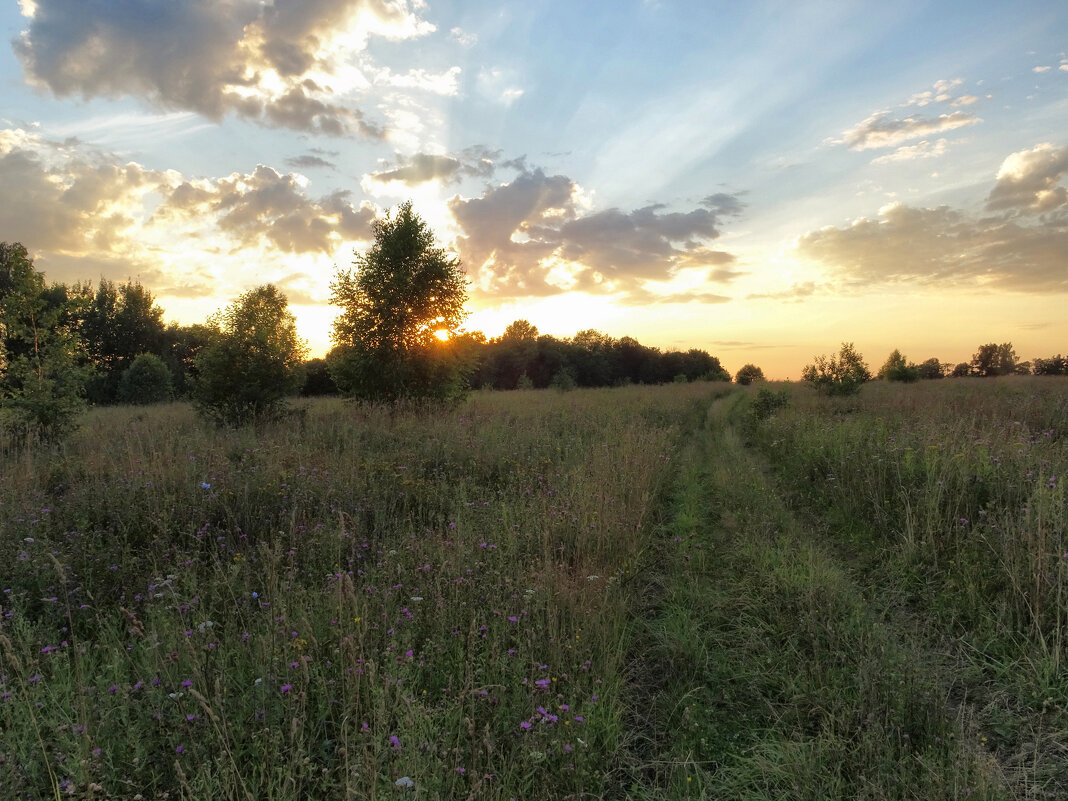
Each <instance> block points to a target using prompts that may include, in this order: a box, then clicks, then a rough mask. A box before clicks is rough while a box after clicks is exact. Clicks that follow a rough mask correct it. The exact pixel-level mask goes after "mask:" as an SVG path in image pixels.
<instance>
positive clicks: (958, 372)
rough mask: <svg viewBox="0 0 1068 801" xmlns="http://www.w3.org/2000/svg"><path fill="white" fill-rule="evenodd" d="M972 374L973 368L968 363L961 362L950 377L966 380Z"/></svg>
mask: <svg viewBox="0 0 1068 801" xmlns="http://www.w3.org/2000/svg"><path fill="white" fill-rule="evenodd" d="M971 374H972V366H971V365H970V364H968V362H961V363H960V364H958V365H957V366H956V367H954V368H953V372H952V373H950V376H952V377H953V378H966V377H967V376H970V375H971Z"/></svg>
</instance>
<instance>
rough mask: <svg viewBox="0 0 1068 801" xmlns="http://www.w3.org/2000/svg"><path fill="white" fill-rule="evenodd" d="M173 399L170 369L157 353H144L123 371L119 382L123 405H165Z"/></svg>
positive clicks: (120, 397) (120, 399)
mask: <svg viewBox="0 0 1068 801" xmlns="http://www.w3.org/2000/svg"><path fill="white" fill-rule="evenodd" d="M172 397H174V382H173V380H172V379H171V371H170V368H169V367H167V365H166V364H164V363H163V360H162V359H161V358H160V357H159V356H157V355H156V354H155V353H142V354H141V355H140V356H138V357H137V358H136V359H134V360H133V362H131V363H130V366H129V367H127V368H126V369H125V370H124V371H123V373H122V378H121V379H120V380H119V394H118V398H119V401H120V402H121V403H132V404H137V405H146V404H149V403H164V402H166V401H169V400H170V399H171V398H172Z"/></svg>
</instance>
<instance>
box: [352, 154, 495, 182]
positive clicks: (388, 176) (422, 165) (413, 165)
mask: <svg viewBox="0 0 1068 801" xmlns="http://www.w3.org/2000/svg"><path fill="white" fill-rule="evenodd" d="M499 156H500V151H499V150H491V149H489V148H486V147H482V146H480V145H476V146H473V147H468V148H465V149H464V150H462V151H460V153H459V154H458V155H456V156H446V155H434V154H430V153H416V154H415V155H413V156H400V155H398V156H397V163H396V165H394V166H392V167H390V168H389V169H387V170H382V171H380V172H373V173H371V174H370V176H368V177H369V178H370V180H371V181H373V182H375V183H379V184H386V183H389V182H391V181H399V182H401V183H403V184H406V185H408V186H418V185H419V184H424V183H426V182H427V181H434V180H438V181H441V182H442V183H444V184H450V183H455V182H458V181H459V180H460V179H461V178H464V177H472V178H490V177H491V176H492V175H493V173H494V171H495V170H496V164H495V160H496V158H498V157H499Z"/></svg>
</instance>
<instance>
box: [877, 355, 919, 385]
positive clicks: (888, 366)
mask: <svg viewBox="0 0 1068 801" xmlns="http://www.w3.org/2000/svg"><path fill="white" fill-rule="evenodd" d="M876 377H877V378H881V379H884V380H886V381H901V382H904V383H911V382H913V381H917V380H919V378H920V369H919V367H918V366H917V365H915V364H911V363H909V362H908V361H906V359H905V357H904V356H903V355H902V354H901V351H899V350H897V349H896V348H895V349H894V351H893V352H892V353H891V354H890V356H889V357H887V359H886V363H885V364H883V366H882V367H881V368H879V373H878V375H877V376H876Z"/></svg>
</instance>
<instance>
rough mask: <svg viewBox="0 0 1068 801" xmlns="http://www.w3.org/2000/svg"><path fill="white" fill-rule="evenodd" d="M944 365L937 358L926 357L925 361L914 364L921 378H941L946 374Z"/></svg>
mask: <svg viewBox="0 0 1068 801" xmlns="http://www.w3.org/2000/svg"><path fill="white" fill-rule="evenodd" d="M946 367H948V365H943V364H942V363H941V362H940V361H938V359H934V358H932V359H928V360H927V361H925V362H923V363H921V364H918V365H916V372H917V373H918V374H919V377H920V378H922V379H925V380H927V379H935V378H942V377H943V376H945V374H946Z"/></svg>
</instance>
